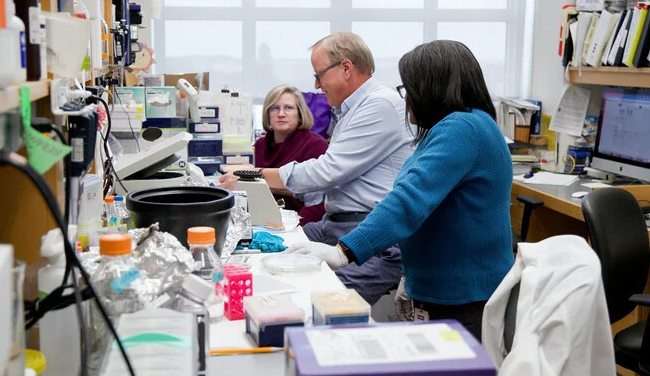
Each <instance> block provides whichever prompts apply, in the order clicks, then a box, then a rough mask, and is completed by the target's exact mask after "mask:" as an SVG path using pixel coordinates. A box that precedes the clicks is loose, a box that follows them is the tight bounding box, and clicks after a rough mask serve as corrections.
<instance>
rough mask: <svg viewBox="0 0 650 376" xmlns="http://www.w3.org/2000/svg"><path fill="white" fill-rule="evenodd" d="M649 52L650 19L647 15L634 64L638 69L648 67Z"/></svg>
mask: <svg viewBox="0 0 650 376" xmlns="http://www.w3.org/2000/svg"><path fill="white" fill-rule="evenodd" d="M648 52H650V17H649V16H647V15H646V18H645V23H644V25H643V30H642V31H641V36H640V37H639V43H638V45H637V47H636V54H634V60H633V61H632V64H633V65H634V66H635V67H637V68H642V67H647V66H648Z"/></svg>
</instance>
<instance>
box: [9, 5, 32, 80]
mask: <svg viewBox="0 0 650 376" xmlns="http://www.w3.org/2000/svg"><path fill="white" fill-rule="evenodd" d="M15 14H16V5H15V4H14V2H13V1H12V0H9V1H8V2H7V22H8V26H9V28H11V29H13V30H15V31H16V32H17V37H18V45H19V46H20V55H19V58H20V60H19V61H20V64H19V69H18V71H17V73H18V74H16V76H15V77H14V80H13V83H14V84H22V83H23V82H25V81H27V50H26V48H27V47H26V45H25V24H24V23H23V21H21V20H20V18H18V16H16V15H15ZM9 16H11V17H9Z"/></svg>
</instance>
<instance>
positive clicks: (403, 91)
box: [395, 85, 406, 98]
mask: <svg viewBox="0 0 650 376" xmlns="http://www.w3.org/2000/svg"><path fill="white" fill-rule="evenodd" d="M395 89H397V92H398V93H399V96H400V97H402V98H404V96H405V95H406V88H405V87H404V85H399V86H398V87H396V88H395Z"/></svg>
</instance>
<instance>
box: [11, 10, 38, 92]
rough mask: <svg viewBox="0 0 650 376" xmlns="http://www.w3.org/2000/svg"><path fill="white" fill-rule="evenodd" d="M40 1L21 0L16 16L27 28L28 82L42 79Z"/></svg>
mask: <svg viewBox="0 0 650 376" xmlns="http://www.w3.org/2000/svg"><path fill="white" fill-rule="evenodd" d="M40 13H41V11H40V9H39V4H38V0H20V1H18V2H17V3H16V16H18V17H19V18H20V19H21V20H22V22H23V23H24V26H25V53H26V57H27V61H26V63H27V80H29V81H38V80H40V79H41V22H40V21H39V16H40Z"/></svg>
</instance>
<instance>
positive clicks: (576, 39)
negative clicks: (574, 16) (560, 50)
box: [569, 12, 593, 67]
mask: <svg viewBox="0 0 650 376" xmlns="http://www.w3.org/2000/svg"><path fill="white" fill-rule="evenodd" d="M592 17H593V13H590V12H580V13H578V22H576V23H574V24H573V25H571V27H570V28H569V31H570V32H572V33H573V34H572V35H571V37H572V38H573V56H572V57H571V66H574V67H578V66H580V65H582V61H583V60H582V50H583V48H584V45H585V39H586V37H587V32H588V31H589V26H590V25H591V19H592Z"/></svg>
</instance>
